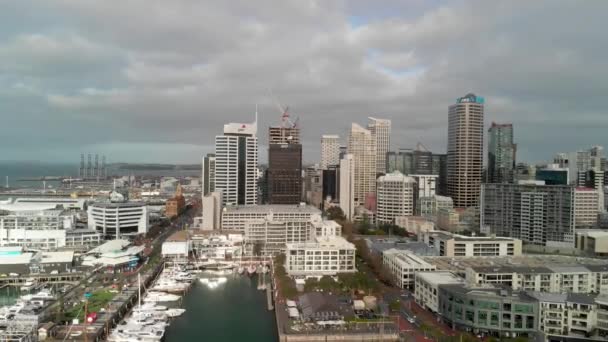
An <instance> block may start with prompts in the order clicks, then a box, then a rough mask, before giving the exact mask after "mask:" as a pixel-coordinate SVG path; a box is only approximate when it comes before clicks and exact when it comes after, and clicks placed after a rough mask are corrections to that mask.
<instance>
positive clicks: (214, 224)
mask: <svg viewBox="0 0 608 342" xmlns="http://www.w3.org/2000/svg"><path fill="white" fill-rule="evenodd" d="M202 205H203V217H202V226H201V228H202V229H203V230H215V229H220V228H221V219H222V194H221V193H220V192H211V193H209V194H208V195H207V196H203V203H202Z"/></svg>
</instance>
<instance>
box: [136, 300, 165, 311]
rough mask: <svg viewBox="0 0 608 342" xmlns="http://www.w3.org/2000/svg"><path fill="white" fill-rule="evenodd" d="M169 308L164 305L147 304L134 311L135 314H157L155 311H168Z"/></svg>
mask: <svg viewBox="0 0 608 342" xmlns="http://www.w3.org/2000/svg"><path fill="white" fill-rule="evenodd" d="M166 310H167V307H166V306H163V305H156V303H151V302H150V303H145V304H141V305H139V306H138V307H136V308H134V309H133V312H138V311H141V312H155V311H159V312H162V311H166Z"/></svg>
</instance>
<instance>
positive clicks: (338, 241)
mask: <svg viewBox="0 0 608 342" xmlns="http://www.w3.org/2000/svg"><path fill="white" fill-rule="evenodd" d="M303 248H308V249H325V248H340V249H351V250H355V245H353V244H352V243H350V242H348V241H346V239H344V238H343V237H340V236H324V237H317V238H316V241H315V242H303V243H288V244H287V249H303Z"/></svg>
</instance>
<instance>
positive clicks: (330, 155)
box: [321, 134, 340, 170]
mask: <svg viewBox="0 0 608 342" xmlns="http://www.w3.org/2000/svg"><path fill="white" fill-rule="evenodd" d="M339 164H340V136H339V135H336V134H324V135H322V136H321V169H323V170H325V169H327V167H329V166H330V165H339Z"/></svg>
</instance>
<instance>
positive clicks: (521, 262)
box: [423, 254, 606, 273]
mask: <svg viewBox="0 0 608 342" xmlns="http://www.w3.org/2000/svg"><path fill="white" fill-rule="evenodd" d="M423 258H424V259H425V260H426V261H427V262H429V263H431V264H434V265H437V268H438V269H441V270H451V271H455V272H464V271H465V270H466V269H467V268H472V269H474V270H476V271H482V272H486V271H487V272H494V271H493V270H494V269H497V271H496V272H499V271H500V272H503V270H504V271H505V272H513V270H517V272H524V271H525V270H527V272H537V273H541V272H546V273H552V272H554V270H555V267H558V266H584V267H593V268H597V267H598V266H604V265H605V264H606V260H602V259H595V258H582V257H573V256H566V255H540V254H539V255H535V254H526V255H520V256H499V257H423ZM549 267H552V268H551V269H550V268H549Z"/></svg>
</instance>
